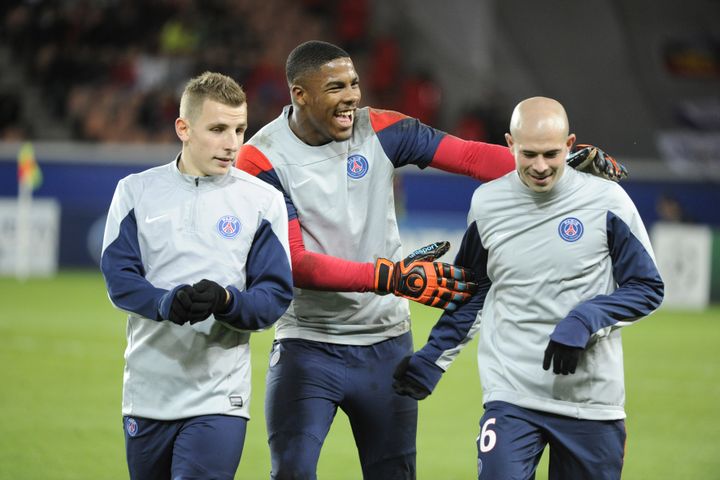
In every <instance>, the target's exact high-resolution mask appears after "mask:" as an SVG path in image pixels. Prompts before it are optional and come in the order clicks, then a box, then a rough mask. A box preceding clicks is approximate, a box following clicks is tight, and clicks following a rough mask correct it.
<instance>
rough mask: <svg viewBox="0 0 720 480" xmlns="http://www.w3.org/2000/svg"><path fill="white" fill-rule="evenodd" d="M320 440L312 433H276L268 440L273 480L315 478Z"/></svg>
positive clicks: (311, 479)
mask: <svg viewBox="0 0 720 480" xmlns="http://www.w3.org/2000/svg"><path fill="white" fill-rule="evenodd" d="M321 446H322V442H320V440H318V439H317V438H315V437H313V436H312V435H305V434H290V433H285V434H282V433H278V434H275V435H273V438H271V440H270V456H271V463H272V473H271V478H272V479H273V480H315V479H316V478H317V477H316V475H317V474H316V471H317V462H318V458H319V456H320V447H321Z"/></svg>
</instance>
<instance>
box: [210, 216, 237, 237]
mask: <svg viewBox="0 0 720 480" xmlns="http://www.w3.org/2000/svg"><path fill="white" fill-rule="evenodd" d="M216 228H217V231H218V233H219V234H220V235H222V236H223V237H225V238H235V237H237V234H238V233H240V220H238V218H237V217H234V216H232V215H225V216H224V217H221V218H220V220H218V222H217V225H216Z"/></svg>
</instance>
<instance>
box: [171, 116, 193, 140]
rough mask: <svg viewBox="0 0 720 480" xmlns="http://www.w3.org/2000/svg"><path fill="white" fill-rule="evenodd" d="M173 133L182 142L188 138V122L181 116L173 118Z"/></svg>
mask: <svg viewBox="0 0 720 480" xmlns="http://www.w3.org/2000/svg"><path fill="white" fill-rule="evenodd" d="M175 133H176V134H177V136H178V138H179V139H180V141H182V142H187V141H188V140H189V139H190V124H189V123H188V122H187V120H185V119H184V118H182V117H178V118H176V119H175Z"/></svg>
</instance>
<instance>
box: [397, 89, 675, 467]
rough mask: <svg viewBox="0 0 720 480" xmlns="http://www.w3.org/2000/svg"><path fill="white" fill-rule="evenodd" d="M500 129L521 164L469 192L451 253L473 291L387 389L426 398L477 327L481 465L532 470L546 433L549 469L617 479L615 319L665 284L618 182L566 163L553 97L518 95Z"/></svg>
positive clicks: (629, 319) (620, 437) (563, 125)
mask: <svg viewBox="0 0 720 480" xmlns="http://www.w3.org/2000/svg"><path fill="white" fill-rule="evenodd" d="M505 138H506V141H507V144H508V146H509V147H510V150H511V152H512V155H513V156H514V158H515V171H514V172H511V173H508V174H507V175H505V176H503V177H501V178H499V179H498V180H495V181H492V182H489V183H486V184H484V185H482V186H481V187H480V188H478V189H477V190H476V191H475V194H474V196H473V199H472V204H471V207H470V213H469V215H468V229H467V231H466V233H465V236H464V238H463V243H462V246H461V248H460V251H459V253H458V257H457V260H456V264H458V265H463V266H466V267H471V268H473V269H474V270H475V272H476V274H477V279H476V280H477V282H478V285H479V288H478V292H477V293H476V294H475V295H474V296H473V298H472V299H471V301H470V302H469V303H467V304H465V305H464V306H462V307H460V308H459V309H458V310H457V311H455V312H452V313H447V312H446V313H445V314H443V315H442V316H441V317H440V319H439V321H438V323H437V324H436V325H435V326H434V327H433V329H432V331H431V334H430V338H429V340H428V342H427V344H426V345H425V346H424V347H423V348H422V349H421V350H419V351H418V352H416V353H415V354H414V355H412V356H411V357H408V358H406V359H404V360H403V361H402V362H401V363H400V365H399V366H398V368H397V370H396V372H395V377H396V381H395V384H394V388H395V390H396V391H397V392H398V393H400V394H403V395H409V396H412V397H414V398H418V399H421V398H424V397H425V396H427V395H428V394H429V393H430V392H431V391H432V390H433V388H434V386H435V385H436V384H437V382H438V381H439V379H440V376H441V375H442V373H443V371H444V370H446V369H447V367H448V366H449V364H450V362H452V360H453V359H454V357H455V356H456V355H457V352H458V351H459V348H458V347H461V346H462V345H464V344H465V343H467V342H468V341H469V340H470V338H471V337H472V335H473V334H474V333H475V332H480V338H479V346H478V364H479V368H480V379H481V382H482V387H483V404H484V408H485V412H484V415H483V416H482V419H481V420H480V435H479V436H478V439H477V447H478V478H479V479H510V478H512V479H526V478H534V475H535V470H536V468H537V464H538V462H539V461H540V457H541V455H542V452H543V450H544V449H545V447H546V446H548V445H549V447H550V465H549V478H552V479H593V480H597V479H619V478H620V473H621V470H622V465H623V455H624V444H625V423H624V418H625V411H624V408H623V405H624V403H625V389H624V378H623V360H622V358H623V355H622V345H621V336H620V332H621V330H620V328H621V327H624V326H627V325H630V324H632V323H635V322H636V321H637V320H639V319H640V318H642V317H644V316H646V315H648V314H650V313H651V312H652V311H654V310H655V309H656V308H657V307H658V306H659V305H660V303H661V301H662V298H663V289H664V287H663V282H662V279H661V278H660V274H659V273H658V269H657V266H656V264H655V259H654V255H653V251H652V248H651V246H650V242H649V240H648V236H647V233H646V231H645V227H644V226H643V223H642V220H641V219H640V216H639V215H638V212H637V210H636V208H635V206H634V205H633V203H632V201H631V200H630V198H629V197H628V196H627V194H626V193H625V191H624V190H623V189H622V188H621V187H620V186H619V185H617V184H616V183H613V182H610V181H608V180H603V179H600V178H598V177H594V176H591V175H588V174H584V173H579V172H577V171H575V170H573V169H571V168H565V157H566V156H567V153H568V150H569V149H570V148H571V147H572V145H573V142H574V141H575V135H574V134H571V133H569V126H568V119H567V115H566V113H565V109H564V108H563V106H562V105H561V104H560V103H559V102H557V101H556V100H553V99H550V98H544V97H534V98H529V99H527V100H524V101H522V102H520V103H519V104H518V105H517V106H516V107H515V110H514V111H513V114H512V118H511V121H510V133H507V134H506V135H505ZM469 311H473V312H476V315H475V316H474V318H473V320H472V321H467V320H466V319H467V317H468V316H467V312H469Z"/></svg>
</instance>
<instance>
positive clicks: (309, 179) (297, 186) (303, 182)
mask: <svg viewBox="0 0 720 480" xmlns="http://www.w3.org/2000/svg"><path fill="white" fill-rule="evenodd" d="M310 181H312V178H306V179H305V180H302V181H300V182H297V183H295V182H292V183H291V184H290V186H291V187H292V188H300V187H302V186H303V185H305V184H306V183H308V182H310Z"/></svg>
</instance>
